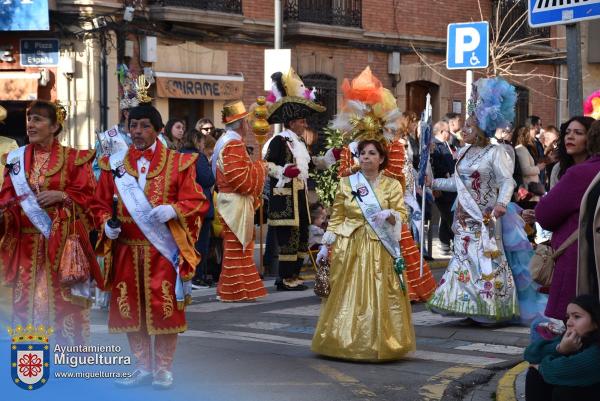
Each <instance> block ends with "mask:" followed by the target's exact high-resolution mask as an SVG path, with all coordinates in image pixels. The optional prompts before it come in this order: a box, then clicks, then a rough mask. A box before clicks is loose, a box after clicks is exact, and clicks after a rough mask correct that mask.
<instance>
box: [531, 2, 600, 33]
mask: <svg viewBox="0 0 600 401" xmlns="http://www.w3.org/2000/svg"><path fill="white" fill-rule="evenodd" d="M527 1H529V7H528V14H529V25H530V26H532V27H534V28H536V27H542V26H550V25H562V24H571V23H574V22H577V21H583V20H588V19H595V18H600V0H527Z"/></svg>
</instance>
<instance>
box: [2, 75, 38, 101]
mask: <svg viewBox="0 0 600 401" xmlns="http://www.w3.org/2000/svg"><path fill="white" fill-rule="evenodd" d="M39 79H40V74H39V73H37V74H36V73H29V72H0V100H33V99H37V97H38V80H39Z"/></svg>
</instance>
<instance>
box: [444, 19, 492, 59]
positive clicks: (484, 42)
mask: <svg viewBox="0 0 600 401" xmlns="http://www.w3.org/2000/svg"><path fill="white" fill-rule="evenodd" d="M489 55H490V39H489V23H488V22H487V21H481V22H465V23H458V24H448V43H447V46H446V68H448V69H449V70H460V69H463V70H464V69H473V68H487V66H488V65H489Z"/></svg>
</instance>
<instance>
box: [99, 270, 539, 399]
mask: <svg viewBox="0 0 600 401" xmlns="http://www.w3.org/2000/svg"><path fill="white" fill-rule="evenodd" d="M442 273H443V269H435V270H434V275H435V276H436V278H438V279H439V277H440V276H441V274H442ZM265 284H266V285H267V287H268V289H269V291H270V293H269V295H268V296H267V297H266V298H263V299H261V300H259V301H257V302H253V303H222V302H219V301H218V300H217V299H216V294H215V289H214V288H202V289H199V290H194V293H193V299H194V302H193V304H192V305H190V306H189V307H188V308H187V319H188V326H189V328H188V331H186V332H185V333H183V334H182V335H181V336H180V338H179V342H178V348H177V354H176V362H175V366H174V375H175V386H174V388H173V389H171V390H169V391H167V392H166V393H164V394H165V395H167V394H169V396H168V397H167V398H162V397H161V399H179V397H185V398H184V399H187V398H190V399H194V400H203V401H205V400H206V401H208V400H211V401H212V400H214V401H226V400H227V401H228V400H241V401H254V400H256V401H271V400H272V401H281V400H286V401H287V400H289V401H316V400H332V401H351V400H382V401H384V400H390V401H391V400H401V401H404V400H406V401H409V400H425V401H428V400H462V399H468V400H490V399H492V398H491V397H492V395H495V392H496V384H497V382H498V381H499V380H500V379H501V377H502V375H503V374H504V373H505V372H506V371H507V369H509V368H511V367H513V366H514V365H516V364H517V363H519V362H520V361H521V360H522V359H521V356H522V352H523V349H524V347H525V346H526V345H527V344H528V336H529V334H528V333H529V331H528V328H524V327H519V326H516V325H508V326H503V327H483V326H473V325H471V324H467V323H465V322H464V321H463V320H461V319H456V318H449V317H441V316H439V315H435V314H432V313H430V312H428V311H427V310H426V309H425V307H424V305H422V304H413V323H414V325H415V331H416V335H417V351H416V352H414V353H412V354H410V355H409V356H408V357H406V358H405V359H403V360H400V361H397V362H391V363H382V364H372V363H355V362H344V361H338V360H333V359H326V358H322V357H319V356H317V355H315V354H313V353H312V352H311V350H310V342H311V338H312V335H313V332H314V327H315V325H316V322H317V319H318V315H319V307H320V299H319V298H317V297H316V296H315V295H314V293H313V292H312V290H311V289H309V290H307V291H302V292H277V291H275V290H274V287H273V280H272V279H270V280H269V279H267V280H266V281H265ZM106 318H107V314H106V311H101V310H94V311H93V319H92V338H93V340H92V343H110V344H120V345H122V346H123V347H124V349H127V345H126V339H125V336H124V335H123V334H108V332H107V328H106ZM131 391H135V390H131Z"/></svg>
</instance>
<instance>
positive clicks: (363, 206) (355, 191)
mask: <svg viewBox="0 0 600 401" xmlns="http://www.w3.org/2000/svg"><path fill="white" fill-rule="evenodd" d="M348 178H349V179H350V186H351V188H352V195H354V196H355V198H356V201H357V203H358V206H359V207H360V210H361V211H362V214H363V216H364V217H365V220H367V222H368V223H369V225H370V226H371V228H372V229H373V231H375V234H377V237H378V238H379V240H380V241H381V243H382V244H383V246H384V248H385V249H386V251H388V253H389V254H390V255H391V256H392V258H393V259H394V269H395V270H396V273H398V276H399V277H400V283H401V285H402V289H403V290H405V289H406V287H405V285H404V278H403V276H402V272H403V270H404V260H403V259H402V250H401V249H400V243H399V241H397V240H396V239H394V228H393V226H392V225H391V224H389V223H388V222H387V221H386V222H384V223H383V224H382V225H380V226H378V225H376V224H375V223H374V221H373V216H374V215H375V214H377V213H378V212H380V211H381V205H380V204H379V200H377V197H376V196H375V191H374V190H373V188H372V187H371V185H370V184H369V181H367V179H366V178H365V177H364V176H363V175H362V173H361V172H358V173H356V174H352V175H351V176H349V177H348ZM396 224H402V222H400V221H397V222H396Z"/></svg>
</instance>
